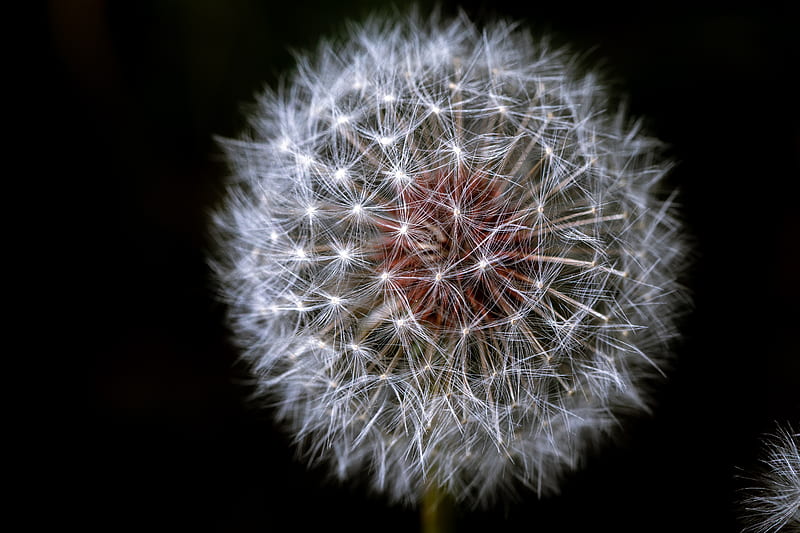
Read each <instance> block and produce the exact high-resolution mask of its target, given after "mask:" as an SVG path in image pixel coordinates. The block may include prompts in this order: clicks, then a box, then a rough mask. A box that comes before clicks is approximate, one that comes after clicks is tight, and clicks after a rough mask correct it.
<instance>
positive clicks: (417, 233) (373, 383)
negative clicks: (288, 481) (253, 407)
mask: <svg viewBox="0 0 800 533" xmlns="http://www.w3.org/2000/svg"><path fill="white" fill-rule="evenodd" d="M609 105H610V103H609V101H608V95H607V94H606V90H605V89H604V87H603V86H601V85H600V84H599V83H598V81H597V80H596V79H595V77H594V76H593V75H591V74H590V75H586V74H580V73H579V72H577V71H576V69H575V68H573V66H572V64H571V59H570V57H569V56H568V55H565V54H564V53H563V52H561V51H558V50H552V49H550V48H549V47H548V46H547V45H546V44H544V43H539V42H535V41H534V40H532V39H531V38H530V36H529V35H527V34H525V33H524V32H521V31H516V30H514V29H512V27H510V26H509V25H506V24H502V23H498V24H494V25H492V26H491V27H489V28H487V29H486V30H484V31H480V30H478V29H477V28H476V27H475V26H474V25H473V24H472V23H470V22H469V21H468V20H466V19H465V18H463V17H462V18H460V19H457V20H455V21H450V22H442V21H438V20H433V21H430V20H429V21H425V22H423V21H421V20H419V19H415V18H410V19H407V20H404V21H401V22H397V21H393V22H392V23H388V22H387V23H385V24H384V23H381V22H380V21H376V20H373V21H372V22H370V23H367V24H366V25H365V26H363V27H361V28H360V29H357V30H354V32H353V34H352V35H351V38H350V40H348V41H346V42H338V43H326V44H323V45H322V46H321V48H320V50H319V51H318V54H317V56H316V58H315V59H313V60H312V59H301V62H300V67H299V70H298V72H297V73H296V74H295V75H294V77H293V78H292V79H291V81H290V82H289V83H288V84H287V86H286V88H285V89H284V90H283V91H281V92H280V93H277V94H275V93H272V92H267V93H266V94H263V95H262V96H261V97H260V98H259V100H258V107H257V109H256V110H255V111H254V113H253V114H252V116H251V125H252V133H251V134H250V135H249V136H248V137H247V138H245V139H242V140H235V141H234V140H232V141H227V142H226V143H225V145H226V148H227V150H228V153H229V158H230V162H231V165H232V168H233V171H234V180H233V182H232V184H231V186H230V194H229V196H228V199H227V200H226V204H225V206H224V208H223V209H221V210H220V211H219V213H218V214H217V217H216V229H217V231H218V233H219V236H220V240H221V246H220V253H219V254H218V257H217V259H216V262H215V266H216V268H217V271H218V274H219V277H220V280H221V282H222V287H223V293H224V297H225V298H226V300H227V301H228V302H229V304H230V309H231V319H232V323H233V326H234V328H235V331H236V335H237V340H238V342H239V343H240V344H241V346H242V347H243V353H244V358H245V359H246V360H247V361H248V362H249V363H250V364H251V366H252V369H253V372H254V374H255V375H256V376H257V380H258V386H259V390H260V391H261V392H262V393H263V395H264V397H266V398H269V399H270V400H271V401H272V402H273V403H274V404H275V405H276V406H277V411H278V413H279V416H280V417H281V418H282V419H283V420H285V421H286V422H287V423H288V424H289V426H290V427H291V431H293V433H294V435H295V436H296V438H297V441H298V445H299V447H300V449H301V450H302V452H303V453H304V454H305V455H306V456H307V457H308V458H309V459H310V460H311V461H317V460H322V461H325V462H328V463H329V464H330V465H332V467H333V470H334V471H335V472H336V473H337V474H338V475H339V476H341V477H348V476H356V475H364V476H367V477H368V478H369V479H370V480H371V482H372V485H374V487H375V488H377V489H378V490H381V491H383V492H386V493H387V494H388V495H389V496H390V498H392V499H396V500H403V501H407V502H414V501H417V500H418V498H419V496H420V494H421V493H422V492H423V491H424V490H425V488H426V486H428V485H437V486H439V487H443V488H444V489H446V490H448V491H449V492H451V493H452V494H453V495H455V496H456V497H457V498H458V499H460V500H464V501H467V502H470V503H476V504H483V503H487V502H488V501H490V500H492V499H493V498H495V497H497V496H498V495H500V494H502V493H503V492H502V491H500V489H505V488H510V487H511V486H513V485H515V484H516V483H515V482H516V481H521V482H522V483H524V484H527V485H529V486H532V487H533V488H534V489H535V490H536V491H538V492H539V493H547V492H552V491H554V490H556V489H557V488H558V483H559V478H560V476H561V474H562V473H563V472H564V471H565V470H567V469H569V468H572V467H574V466H576V464H577V463H578V461H579V459H580V458H581V457H582V455H583V454H584V453H585V451H586V448H587V445H588V444H589V443H591V442H592V441H594V440H595V439H596V437H599V436H600V435H601V434H603V433H604V432H605V431H606V430H607V429H609V428H610V426H611V425H612V424H613V423H614V421H615V417H616V416H617V415H618V414H619V413H621V412H624V411H631V410H634V411H635V410H639V409H642V408H644V407H645V403H644V400H643V398H642V388H643V385H644V382H645V381H647V380H648V379H649V378H650V377H652V376H653V375H654V374H657V372H658V365H659V364H660V363H661V362H662V361H663V360H664V358H665V356H666V347H665V344H666V340H667V339H668V338H669V337H670V336H671V335H672V333H673V319H674V315H675V313H676V311H677V306H678V305H679V304H678V302H679V301H680V298H679V297H678V296H677V294H678V293H679V290H678V289H679V287H678V286H677V284H676V281H675V278H676V274H677V272H678V270H679V269H680V267H681V264H680V263H681V260H682V242H681V241H680V238H679V229H680V228H679V225H678V224H677V223H676V221H675V219H674V218H673V215H672V214H671V211H672V208H671V204H670V202H669V201H668V200H667V201H664V200H658V199H657V198H656V195H655V194H654V193H653V191H652V189H653V188H654V186H656V185H657V184H658V182H659V180H660V179H661V178H662V176H663V175H664V174H665V173H666V171H667V170H668V168H669V164H667V163H664V162H663V161H662V160H660V158H659V156H658V152H659V144H658V143H657V142H656V141H655V140H653V139H651V138H648V137H645V136H643V135H642V134H641V133H639V131H638V127H637V125H636V124H631V123H629V122H628V121H627V120H626V119H625V117H624V116H623V115H622V114H621V113H617V112H610V111H609V109H608V107H609Z"/></svg>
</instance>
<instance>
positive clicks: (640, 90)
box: [38, 0, 800, 533]
mask: <svg viewBox="0 0 800 533" xmlns="http://www.w3.org/2000/svg"><path fill="white" fill-rule="evenodd" d="M643 4H645V3H643ZM400 5H401V7H402V5H403V4H400ZM421 5H422V6H423V9H426V8H427V6H429V3H428V2H423V3H422V4H421ZM461 5H462V6H463V7H464V8H465V9H466V11H467V13H469V14H470V15H472V16H473V17H475V18H477V19H478V20H488V19H491V18H492V17H494V16H502V17H509V18H513V19H520V20H522V21H523V22H524V24H525V25H526V26H527V27H530V28H532V29H533V30H534V31H535V32H547V33H549V34H552V35H554V36H555V39H556V41H557V42H560V43H569V44H571V46H572V48H573V49H574V50H576V51H585V50H591V52H590V54H589V56H588V57H589V59H590V63H592V62H596V63H597V64H598V65H600V66H601V67H602V68H603V69H604V70H605V71H606V72H607V73H608V74H609V76H610V77H611V78H612V79H613V80H614V81H615V82H617V83H618V85H619V87H620V88H621V89H622V90H623V91H625V92H627V93H628V94H629V96H630V110H631V112H632V113H633V114H634V115H638V116H644V117H646V124H647V127H648V129H649V131H650V132H652V133H653V134H654V135H656V136H657V137H659V138H661V139H662V140H664V141H666V142H667V143H668V144H669V145H670V146H671V149H670V154H671V155H672V156H673V157H675V158H676V159H677V160H678V161H680V164H679V166H678V167H677V168H676V169H675V171H674V172H673V173H672V174H671V177H670V180H671V181H670V183H671V184H673V185H676V186H678V187H679V188H680V190H681V191H682V194H681V197H680V201H681V203H682V204H683V206H684V212H685V215H686V220H687V224H688V228H689V230H690V232H691V234H692V236H693V238H694V240H695V243H696V244H695V249H696V259H695V263H694V266H693V269H692V271H691V275H690V276H689V278H688V279H687V283H688V284H689V285H690V286H691V288H692V290H693V292H694V299H695V310H694V312H693V313H692V314H691V315H690V317H689V318H688V319H687V321H686V323H685V324H684V327H683V331H684V332H685V338H684V340H683V343H682V345H681V346H680V347H679V349H678V352H679V353H678V358H677V360H676V364H675V367H674V368H673V369H672V370H671V371H670V379H669V381H667V382H665V383H664V385H663V387H662V388H661V389H659V391H657V393H656V396H655V397H656V400H657V403H656V407H655V409H654V413H653V416H651V417H644V418H641V419H637V420H635V421H632V422H631V423H630V424H629V425H627V426H626V431H625V433H624V434H623V435H622V437H621V438H620V440H619V442H617V443H616V444H615V445H613V446H610V447H609V448H607V449H606V450H604V452H603V453H602V454H596V455H594V456H592V457H591V458H590V459H589V461H588V463H587V465H586V467H585V468H584V469H583V470H582V471H580V472H578V473H576V474H575V475H574V476H571V477H570V478H569V479H568V480H567V481H566V483H565V485H564V490H563V494H562V495H561V496H559V497H555V498H549V499H543V500H538V499H537V498H536V497H535V496H534V495H533V494H531V493H529V492H525V491H524V490H523V491H522V496H521V499H520V500H519V501H518V502H516V503H509V504H508V505H505V506H502V505H501V506H498V507H497V508H495V509H494V510H491V511H475V512H472V511H468V510H461V511H459V512H458V514H457V516H456V526H457V530H458V531H487V530H489V531H515V532H516V531H539V532H541V531H559V532H562V533H564V532H571V531H680V530H689V531H737V530H738V527H739V526H738V525H737V522H736V507H735V499H736V494H735V491H736V489H737V487H739V486H740V485H741V482H740V481H738V480H737V478H736V475H737V474H739V473H741V472H740V471H739V470H738V469H737V467H741V468H745V469H746V468H749V467H750V466H752V464H753V461H754V460H755V457H756V452H757V444H758V437H759V435H760V434H761V433H763V432H765V431H769V430H771V429H772V428H773V425H772V424H773V421H775V420H793V421H794V422H795V423H797V422H798V420H799V419H800V416H799V415H798V413H800V404H799V403H798V396H800V395H798V393H797V391H798V390H800V377H798V376H800V349H798V345H797V332H796V330H797V327H798V326H797V324H796V322H797V316H798V313H797V306H798V305H800V291H799V290H798V287H797V283H798V278H797V268H798V259H799V257H798V249H797V246H798V230H800V225H799V224H798V219H799V216H798V213H800V209H798V201H799V200H800V196H798V180H800V113H798V94H797V93H798V89H797V84H796V82H795V81H793V80H792V79H791V78H792V76H793V75H795V74H796V72H795V71H796V70H797V68H798V66H800V61H799V59H800V58H799V56H798V36H797V31H798V27H800V24H798V21H799V20H800V19H798V18H797V17H796V16H793V15H792V13H790V11H789V9H788V8H780V7H769V6H766V5H764V4H763V3H762V4H759V5H758V6H753V5H750V4H749V3H747V4H745V5H744V6H743V7H735V8H733V7H727V8H724V9H712V8H702V7H700V3H699V2H696V3H695V4H682V3H674V2H660V3H656V4H652V3H647V5H648V6H649V7H646V8H645V7H636V6H634V5H633V4H630V5H625V4H613V5H609V4H608V3H607V2H593V3H585V4H584V3H574V2H518V3H512V2H509V1H507V0H497V1H494V2H474V1H468V2H464V3H462V4H461ZM787 5H788V4H787ZM375 7H380V6H379V5H378V4H376V3H371V2H367V1H363V0H362V1H359V2H342V3H341V5H337V4H336V3H334V2H324V1H321V0H320V1H312V0H294V1H292V2H282V3H280V4H277V3H270V2H256V1H246V0H235V1H225V2H206V1H202V2H194V1H190V0H182V1H169V2H166V1H165V2H158V1H143V2H107V3H106V2H103V1H102V0H87V1H83V2H70V1H63V2H57V1H54V2H51V3H49V4H46V7H45V8H44V9H42V10H41V12H40V13H38V14H39V15H41V21H42V22H43V25H42V26H41V27H42V28H43V29H44V34H43V35H42V42H43V43H45V44H46V50H45V52H46V55H45V57H44V61H42V62H40V63H38V69H39V72H40V74H43V75H44V79H45V80H46V84H45V85H44V86H43V87H44V89H43V93H46V98H43V102H42V104H43V105H44V106H45V111H46V112H47V115H48V120H47V122H46V124H44V125H43V126H41V127H40V130H41V131H40V134H43V135H44V136H45V137H44V138H45V139H50V140H51V141H52V140H56V139H57V140H58V142H53V143H51V144H52V145H54V151H53V152H50V154H49V157H47V158H43V159H44V160H42V161H40V162H39V163H40V164H41V165H42V168H45V169H48V170H52V171H54V172H56V171H57V172H58V175H60V176H71V177H73V178H77V179H76V180H75V183H77V185H76V187H78V190H79V192H80V194H81V195H82V196H83V199H84V200H85V206H86V207H85V208H83V207H82V208H81V209H77V210H75V212H74V213H73V214H72V215H73V217H74V221H75V222H77V224H78V227H79V228H80V230H81V233H82V234H83V235H84V236H88V237H90V239H89V241H90V242H91V244H90V245H89V246H87V247H86V248H85V249H83V248H76V249H75V251H74V252H73V259H72V260H73V261H76V262H80V261H81V260H82V259H88V260H89V261H87V262H86V264H87V267H86V268H85V269H84V274H88V275H87V276H85V278H82V279H85V281H84V282H83V285H82V286H81V287H80V288H79V289H80V290H81V292H82V298H81V302H82V303H83V305H82V306H77V307H76V308H75V309H74V311H72V312H73V313H74V314H75V315H76V318H78V320H80V321H81V322H82V323H83V324H84V326H85V327H83V328H81V329H80V331H79V333H81V334H83V335H85V338H84V339H83V344H82V346H83V347H84V350H83V351H84V352H85V353H88V354H89V355H90V356H91V368H90V371H89V372H88V377H89V382H90V383H89V389H88V390H89V393H90V396H91V405H90V408H89V411H90V415H91V416H90V423H89V424H88V425H87V426H86V427H85V428H81V429H80V430H78V431H77V432H76V433H77V434H75V435H72V436H71V438H72V439H74V440H76V441H77V442H78V443H79V448H80V455H79V459H75V460H76V461H78V462H79V463H80V469H79V472H80V478H81V481H82V483H81V484H76V487H78V486H79V485H85V487H88V488H89V489H90V490H89V491H88V492H87V493H85V494H84V493H83V490H84V489H80V488H76V489H75V493H74V494H72V495H76V496H80V497H79V498H75V503H73V504H71V505H70V507H71V512H70V516H71V517H74V518H76V519H77V520H79V522H78V523H79V524H81V525H82V526H83V528H90V529H92V528H96V529H98V530H103V531H126V530H146V531H162V530H163V531H306V530H321V531H325V530H334V531H335V530H349V531H414V530H416V528H417V527H418V517H417V514H416V511H414V510H411V509H404V508H401V507H391V506H387V505H386V504H385V502H384V501H383V500H382V499H381V498H380V497H379V496H374V495H370V494H368V493H367V492H366V491H365V489H364V488H363V487H361V486H360V485H358V484H357V483H348V484H344V485H340V484H338V483H334V482H329V481H326V480H325V474H324V472H322V471H319V470H308V469H307V468H306V467H305V466H304V465H303V464H301V463H299V462H296V461H295V460H294V459H293V451H292V448H291V445H290V440H289V437H287V436H286V435H284V434H283V433H282V432H281V430H280V428H279V427H277V426H275V425H274V424H273V423H272V422H271V417H270V413H269V412H268V411H258V410H252V409H249V408H247V406H246V404H245V398H246V395H247V393H248V388H247V375H246V373H245V372H244V370H243V369H242V368H241V367H240V366H239V365H237V364H236V353H235V350H234V349H233V347H232V346H231V345H230V343H229V342H228V331H227V330H226V328H225V325H224V309H223V306H221V305H220V304H218V303H215V299H214V294H213V285H212V282H211V279H210V277H209V271H208V268H207V265H206V262H205V261H206V259H205V258H206V251H207V249H208V246H209V243H208V240H207V227H208V212H209V211H210V210H211V208H212V207H213V206H215V205H216V204H217V203H218V202H219V200H220V198H221V195H222V191H223V188H222V183H223V181H224V178H225V176H226V173H227V170H226V168H225V165H224V163H223V162H222V159H221V157H220V151H219V150H218V148H217V147H216V146H215V144H214V142H213V140H212V136H213V135H222V136H235V135H236V134H237V133H238V132H239V131H240V129H241V128H242V127H243V125H244V119H243V117H242V113H241V112H240V111H241V106H242V104H247V103H249V102H251V101H252V98H253V95H254V94H255V93H256V92H257V91H258V90H260V89H261V88H262V87H263V86H264V85H268V86H272V87H275V86H276V84H277V83H278V81H279V80H280V77H281V75H282V74H285V73H288V72H290V71H291V68H292V65H293V64H294V60H293V58H292V56H291V54H290V51H289V50H290V49H299V50H311V49H313V47H314V46H315V43H316V42H317V41H318V39H319V37H320V36H323V35H341V34H342V32H343V31H344V27H345V26H344V23H345V21H347V20H348V19H354V20H360V19H363V17H364V16H365V15H366V14H368V13H370V12H372V11H373V10H374V8H375ZM443 9H444V11H445V13H455V9H456V4H455V3H454V2H445V3H444V4H443ZM82 205H84V204H82ZM82 255H85V257H81V256H82ZM75 256H77V257H75ZM87 324H88V325H87Z"/></svg>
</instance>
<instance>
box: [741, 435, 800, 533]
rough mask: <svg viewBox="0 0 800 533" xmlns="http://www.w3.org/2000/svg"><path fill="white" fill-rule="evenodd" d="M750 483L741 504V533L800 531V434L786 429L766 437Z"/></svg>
mask: <svg viewBox="0 0 800 533" xmlns="http://www.w3.org/2000/svg"><path fill="white" fill-rule="evenodd" d="M750 481H751V482H753V484H752V485H751V486H749V487H747V489H745V491H744V497H743V499H742V501H741V510H742V518H743V522H744V523H745V529H744V531H747V532H751V533H777V532H779V531H795V530H800V433H798V432H796V431H794V430H793V429H792V427H791V426H788V425H786V426H779V427H778V428H777V430H776V431H775V432H774V433H773V434H771V435H768V436H767V437H766V438H765V441H764V444H763V452H762V456H761V457H760V468H759V471H758V472H756V473H754V475H753V477H752V478H751V479H750Z"/></svg>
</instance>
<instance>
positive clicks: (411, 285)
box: [377, 168, 541, 333]
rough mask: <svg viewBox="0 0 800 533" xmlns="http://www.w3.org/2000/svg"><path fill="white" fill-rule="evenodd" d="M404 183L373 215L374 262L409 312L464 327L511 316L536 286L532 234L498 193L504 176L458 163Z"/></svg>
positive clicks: (434, 323)
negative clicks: (379, 215) (449, 169)
mask: <svg viewBox="0 0 800 533" xmlns="http://www.w3.org/2000/svg"><path fill="white" fill-rule="evenodd" d="M403 185H404V186H402V187H398V191H397V198H396V200H394V201H393V202H391V203H390V204H389V205H388V206H387V211H386V213H384V216H383V217H382V218H380V219H379V221H378V222H377V226H378V228H379V229H380V230H381V236H380V246H379V252H378V261H377V265H378V266H377V268H378V273H379V274H381V275H382V276H383V277H384V279H387V280H388V279H391V283H392V286H393V287H395V288H396V290H398V291H400V292H401V293H402V294H403V296H404V297H405V300H406V301H407V302H408V305H409V309H410V310H411V312H412V314H413V316H414V318H415V319H416V320H418V321H421V322H424V323H425V324H426V325H428V326H429V327H434V328H438V329H443V330H450V331H461V332H463V333H466V332H469V330H470V329H471V328H476V327H485V326H487V325H490V324H492V323H497V321H506V320H512V321H513V320H514V318H515V317H516V314H517V313H518V312H519V311H518V310H519V309H520V307H521V305H520V304H522V303H523V302H524V301H525V295H526V294H529V291H530V290H531V289H532V288H533V287H534V286H537V280H536V279H535V278H536V274H537V269H536V267H535V265H536V262H531V261H530V260H529V259H530V258H531V257H532V256H533V255H534V254H535V253H536V250H537V245H538V244H537V243H538V239H536V238H533V237H532V236H531V235H530V232H529V231H527V230H524V229H523V230H519V228H521V227H524V225H525V224H526V222H527V221H526V220H524V219H525V218H526V216H525V215H522V214H521V213H520V211H519V209H517V208H518V207H519V206H515V205H513V204H510V203H509V200H508V199H507V197H506V196H507V195H504V194H503V193H504V190H505V188H506V186H507V182H506V181H502V180H499V179H497V178H493V177H491V176H489V175H487V173H486V172H484V171H478V172H466V171H465V170H464V169H463V168H459V169H458V170H456V171H455V172H449V173H445V172H441V171H436V172H430V173H423V174H421V175H418V176H416V177H415V179H413V180H409V183H407V184H403ZM538 286H539V287H541V284H540V283H538Z"/></svg>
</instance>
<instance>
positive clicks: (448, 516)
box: [420, 485, 453, 533]
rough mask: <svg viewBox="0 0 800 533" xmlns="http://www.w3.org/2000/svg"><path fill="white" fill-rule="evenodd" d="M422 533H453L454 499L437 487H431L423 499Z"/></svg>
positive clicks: (421, 511) (421, 513)
mask: <svg viewBox="0 0 800 533" xmlns="http://www.w3.org/2000/svg"><path fill="white" fill-rule="evenodd" d="M420 519H421V520H422V533H452V531H453V498H452V496H450V495H449V494H448V493H447V492H446V491H444V490H442V488H441V487H439V486H437V485H431V486H429V487H428V488H427V489H426V490H425V495H424V496H423V497H422V509H421V510H420Z"/></svg>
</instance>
